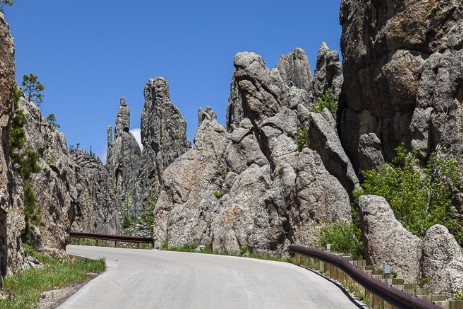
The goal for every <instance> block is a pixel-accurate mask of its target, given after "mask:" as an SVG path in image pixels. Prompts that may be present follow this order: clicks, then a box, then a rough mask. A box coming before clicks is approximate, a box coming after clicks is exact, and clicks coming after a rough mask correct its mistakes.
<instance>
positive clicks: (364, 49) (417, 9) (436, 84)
mask: <svg viewBox="0 0 463 309" xmlns="http://www.w3.org/2000/svg"><path fill="white" fill-rule="evenodd" d="M462 20H463V3H461V2H459V1H445V2H442V1H420V0H407V1H402V2H400V3H398V2H396V1H390V0H388V1H381V2H380V1H352V0H343V1H342V2H341V13H340V21H341V24H342V29H343V30H342V39H341V48H342V53H343V70H344V79H345V81H346V82H345V83H344V87H343V93H342V96H341V97H342V100H343V102H342V106H345V109H344V110H343V111H342V117H341V126H340V131H341V140H342V142H343V146H344V148H345V149H346V152H347V154H348V156H349V158H350V159H351V160H352V162H353V164H354V167H355V168H356V169H358V168H359V167H360V163H359V159H358V158H359V155H358V149H359V140H360V137H361V136H362V135H364V134H369V133H375V134H376V136H377V137H378V138H379V139H380V141H381V145H382V150H383V154H384V159H385V160H386V161H390V160H391V159H392V158H393V157H394V156H395V153H394V148H395V147H397V146H398V145H399V144H400V143H401V142H405V144H406V146H408V147H411V148H413V149H415V150H417V151H418V152H419V154H420V155H421V156H422V158H426V157H427V156H428V155H429V153H430V152H431V151H434V150H439V149H443V148H446V149H447V151H449V150H450V151H451V152H452V153H453V154H455V155H460V154H462V153H463V131H462V130H463V123H462V119H463V118H462V117H461V115H462V111H463V106H462V103H463V90H462V89H463V65H462V63H463V61H462V59H463V54H462V47H463V35H462V32H461V29H462V28H463V22H462Z"/></svg>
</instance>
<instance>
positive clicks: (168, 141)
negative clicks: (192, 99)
mask: <svg viewBox="0 0 463 309" xmlns="http://www.w3.org/2000/svg"><path fill="white" fill-rule="evenodd" d="M186 126H187V124H186V121H185V120H184V119H183V117H182V115H181V114H180V111H179V110H178V109H177V107H175V105H174V104H173V103H172V102H171V101H170V93H169V85H168V84H167V81H166V80H165V79H164V78H162V77H157V78H154V79H150V80H149V82H148V83H147V84H146V86H145V105H144V107H143V112H142V115H141V141H142V144H143V149H145V148H149V149H151V150H152V151H154V153H155V154H156V157H155V158H156V160H155V163H156V169H157V171H158V173H157V175H158V177H159V179H160V178H161V175H162V174H163V172H164V170H165V169H166V168H167V166H169V165H170V164H171V163H172V162H174V161H175V159H177V158H178V157H179V156H181V155H182V154H184V153H185V152H186V151H187V150H188V149H190V148H191V143H190V142H189V141H188V140H187V138H186Z"/></svg>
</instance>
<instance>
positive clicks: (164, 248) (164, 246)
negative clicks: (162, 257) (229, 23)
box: [160, 241, 169, 250]
mask: <svg viewBox="0 0 463 309" xmlns="http://www.w3.org/2000/svg"><path fill="white" fill-rule="evenodd" d="M160 249H161V250H169V243H168V242H167V241H164V242H163V243H162V244H161V247H160Z"/></svg>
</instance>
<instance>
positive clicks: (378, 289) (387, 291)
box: [289, 245, 440, 309]
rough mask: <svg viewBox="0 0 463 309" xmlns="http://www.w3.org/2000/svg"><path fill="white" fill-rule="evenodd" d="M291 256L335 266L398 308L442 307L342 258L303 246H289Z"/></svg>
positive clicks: (435, 308) (424, 308) (433, 308)
mask: <svg viewBox="0 0 463 309" xmlns="http://www.w3.org/2000/svg"><path fill="white" fill-rule="evenodd" d="M289 253H290V254H291V255H294V254H300V255H302V256H306V257H310V258H315V259H318V260H320V261H322V262H324V263H328V264H330V265H333V266H335V267H337V268H339V269H340V270H342V271H343V272H345V273H346V274H347V275H348V276H349V277H350V278H352V280H354V281H356V282H357V283H358V284H360V285H361V286H363V287H364V288H365V289H366V290H368V291H370V293H372V294H375V295H376V296H378V297H380V298H381V299H383V300H384V301H385V302H387V303H389V304H391V305H393V306H395V307H397V308H423V309H438V308H440V307H438V306H436V305H434V304H432V303H430V302H427V301H425V300H422V299H420V298H417V297H414V296H412V295H410V294H408V293H405V292H403V291H400V290H398V289H396V288H394V287H391V286H389V285H388V284H386V283H384V282H381V281H380V280H378V279H375V278H373V277H371V276H370V275H369V274H367V273H365V272H363V271H362V270H360V269H358V268H356V267H355V266H354V265H352V264H351V263H350V262H349V261H347V260H345V259H343V258H342V257H340V256H337V255H334V254H331V253H327V252H324V251H321V250H318V249H313V248H305V247H302V246H296V245H291V246H289Z"/></svg>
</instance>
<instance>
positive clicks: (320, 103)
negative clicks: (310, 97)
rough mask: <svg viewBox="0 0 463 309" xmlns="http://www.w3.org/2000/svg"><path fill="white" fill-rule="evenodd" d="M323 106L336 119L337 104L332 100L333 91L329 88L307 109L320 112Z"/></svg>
mask: <svg viewBox="0 0 463 309" xmlns="http://www.w3.org/2000/svg"><path fill="white" fill-rule="evenodd" d="M325 108H327V109H328V110H329V111H330V112H331V115H333V117H334V119H336V114H337V112H338V104H337V103H336V102H335V101H334V98H333V91H331V89H328V90H326V91H325V92H324V93H323V95H322V96H321V97H320V98H318V99H317V100H315V103H314V105H312V106H311V107H310V109H309V110H310V111H311V112H313V113H321V112H322V111H323V109H325Z"/></svg>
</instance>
